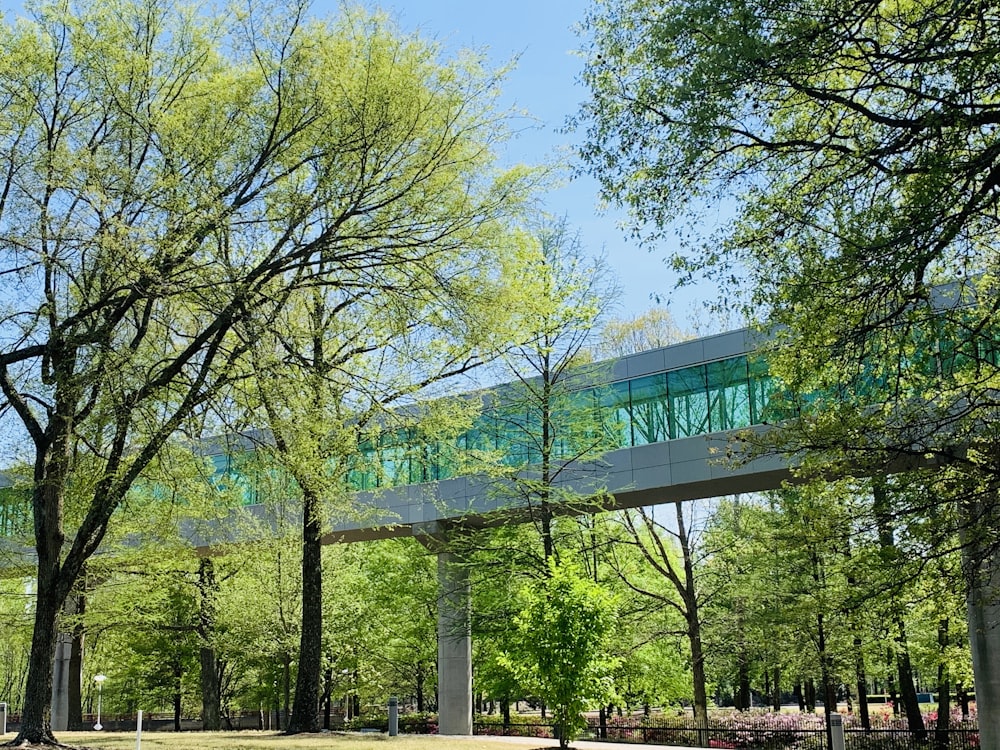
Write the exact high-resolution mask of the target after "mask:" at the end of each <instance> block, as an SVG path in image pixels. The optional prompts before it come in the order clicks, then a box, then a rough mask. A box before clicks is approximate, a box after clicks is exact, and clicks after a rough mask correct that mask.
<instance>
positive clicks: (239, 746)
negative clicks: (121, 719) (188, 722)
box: [7, 731, 554, 750]
mask: <svg viewBox="0 0 1000 750" xmlns="http://www.w3.org/2000/svg"><path fill="white" fill-rule="evenodd" d="M7 739H13V737H12V736H11V737H8V738H7ZM56 739H58V740H59V741H60V742H62V743H64V744H67V745H75V746H76V747H88V748H99V750H135V733H134V732H56ZM549 744H554V743H552V742H549V741H546V740H540V741H539V745H549ZM372 747H374V748H378V749H379V750H500V748H499V747H498V744H497V742H496V741H495V740H488V739H480V738H478V737H469V738H467V739H465V738H456V739H453V738H448V737H438V736H436V735H415V734H409V735H399V736H397V737H389V736H388V735H384V734H340V733H326V734H300V735H294V736H291V737H287V736H285V735H283V734H279V733H277V732H254V731H247V732H179V733H178V732H143V734H142V750H320V749H321V748H322V750H366V748H372Z"/></svg>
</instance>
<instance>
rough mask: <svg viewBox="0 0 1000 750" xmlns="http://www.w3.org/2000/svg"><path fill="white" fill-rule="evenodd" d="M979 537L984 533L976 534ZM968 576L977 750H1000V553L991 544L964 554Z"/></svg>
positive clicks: (979, 545) (968, 549) (966, 551)
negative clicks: (987, 749)
mask: <svg viewBox="0 0 1000 750" xmlns="http://www.w3.org/2000/svg"><path fill="white" fill-rule="evenodd" d="M984 526H985V524H984ZM977 531H979V533H980V534H982V533H985V529H983V530H977ZM965 566H966V571H967V575H968V576H969V590H968V596H967V599H966V603H967V611H968V620H969V649H970V650H971V652H972V672H973V674H974V675H975V679H976V709H977V715H978V718H979V743H980V746H981V747H998V748H1000V659H998V656H997V655H998V654H1000V551H998V550H997V549H995V548H994V545H993V544H991V543H988V542H987V543H980V540H978V539H977V540H976V543H975V544H974V545H973V546H972V547H971V549H970V548H968V547H967V548H966V550H965Z"/></svg>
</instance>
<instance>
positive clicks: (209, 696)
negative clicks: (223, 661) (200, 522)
mask: <svg viewBox="0 0 1000 750" xmlns="http://www.w3.org/2000/svg"><path fill="white" fill-rule="evenodd" d="M217 590H218V584H217V583H216V580H215V564H214V563H213V562H212V559H211V558H209V557H203V558H201V559H200V560H199V561H198V596H199V600H198V639H199V640H200V641H201V653H200V661H201V727H202V729H204V730H206V731H218V730H220V729H221V728H222V711H221V702H222V695H221V689H220V685H219V669H218V664H217V663H216V658H215V648H214V647H213V645H212V644H213V642H214V635H215V595H216V591H217Z"/></svg>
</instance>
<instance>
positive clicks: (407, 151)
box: [0, 0, 528, 743]
mask: <svg viewBox="0 0 1000 750" xmlns="http://www.w3.org/2000/svg"><path fill="white" fill-rule="evenodd" d="M303 12H304V7H303V6H302V5H297V4H296V5H293V6H291V7H290V8H289V9H288V10H287V11H285V12H284V13H276V9H275V8H273V7H268V8H267V9H266V11H265V10H262V9H260V8H257V7H255V6H254V5H251V6H249V7H248V10H247V12H246V13H244V14H241V15H240V17H239V18H238V19H237V21H236V23H235V25H232V26H230V25H228V22H227V23H226V24H223V22H222V20H221V17H220V18H219V19H218V20H215V21H213V20H209V19H208V18H205V17H200V16H197V15H195V14H192V13H189V12H187V11H186V10H182V9H179V8H173V7H170V6H163V5H161V4H158V3H155V2H152V1H149V2H146V1H145V0H136V1H135V2H133V1H132V0H121V1H120V2H115V3H113V4H112V5H108V4H106V3H99V4H98V3H95V4H83V5H73V6H72V7H69V6H65V5H53V6H44V7H41V8H40V9H39V11H38V12H37V14H36V16H35V17H34V18H33V19H31V20H29V21H26V22H24V23H19V24H17V25H14V26H12V25H9V24H5V25H3V26H2V28H0V37H2V44H3V47H4V49H5V50H6V51H7V53H6V54H5V56H4V59H3V61H2V62H0V100H2V102H3V109H4V118H3V122H2V124H0V161H2V162H3V164H4V165H5V166H4V169H3V176H2V178H0V180H2V182H0V185H2V188H0V195H2V196H3V198H2V201H0V236H2V237H3V243H2V247H3V250H2V251H0V252H2V261H0V273H2V274H3V276H4V277H5V279H7V286H6V287H5V295H4V299H3V302H2V309H0V328H2V334H0V339H2V340H3V342H4V344H3V345H2V349H0V392H2V394H3V401H2V403H0V409H2V411H3V413H4V415H5V419H7V420H8V423H11V424H13V423H16V424H19V425H20V427H21V430H22V432H21V434H22V435H23V436H24V438H25V439H26V440H27V442H28V444H29V445H30V450H31V451H32V456H33V457H32V467H33V469H32V470H33V488H32V506H33V512H34V524H35V525H34V535H35V552H36V556H37V570H38V577H37V587H36V597H37V599H36V604H37V607H36V610H35V617H36V620H35V628H34V640H33V643H32V651H31V662H30V666H29V675H28V679H27V685H26V691H25V712H24V716H23V722H22V725H21V732H20V734H19V735H18V737H16V738H15V743H20V742H25V741H26V742H34V743H40V742H48V743H51V742H53V741H54V738H53V737H52V734H51V731H50V727H49V706H50V695H51V691H50V686H51V665H52V657H53V652H54V646H55V631H54V623H55V620H56V614H57V612H58V611H59V609H60V608H61V606H62V604H63V602H64V601H65V599H66V597H67V595H68V594H69V592H70V590H71V589H72V586H73V583H74V582H75V580H76V578H77V577H78V575H79V574H80V571H81V569H82V567H83V565H84V563H85V562H86V560H87V559H88V558H89V557H90V556H91V555H93V554H94V552H95V551H96V550H97V549H98V548H99V546H100V544H101V541H102V539H103V537H104V535H105V533H106V532H107V529H108V527H109V524H110V522H111V519H112V516H113V514H114V511H115V509H116V508H118V507H119V505H120V504H121V503H122V501H123V499H124V497H125V496H126V493H127V492H128V490H129V487H130V486H131V485H132V484H133V483H134V482H135V481H136V480H137V479H138V477H140V476H141V474H142V472H143V471H144V469H145V467H146V466H147V465H148V464H149V462H150V461H151V460H152V458H153V457H154V456H155V455H156V454H157V453H158V452H159V451H160V450H161V449H162V447H163V446H164V445H165V444H166V443H167V441H168V440H169V439H170V438H171V437H172V436H174V435H175V434H176V433H177V432H178V431H179V430H181V429H186V430H188V432H189V433H190V434H194V435H196V436H197V435H198V433H199V422H198V419H197V418H198V416H199V414H200V413H201V411H202V410H203V408H204V407H205V405H206V404H207V403H209V402H210V401H211V400H212V399H214V398H216V397H219V396H221V395H222V394H223V392H224V390H225V388H226V382H227V376H228V375H230V374H234V375H237V376H238V375H239V374H240V373H239V368H236V367H234V365H235V364H237V363H238V362H239V360H240V358H241V357H242V355H243V351H244V349H245V342H242V341H240V340H239V339H237V338H235V337H234V336H233V335H232V330H233V327H234V325H235V324H236V323H238V322H239V321H241V320H243V319H245V318H246V316H247V315H248V313H249V311H251V310H252V311H255V312H256V313H259V314H264V313H265V311H271V313H272V314H276V313H277V310H278V309H280V307H281V305H282V304H283V302H284V299H285V297H286V294H285V290H287V289H289V288H292V287H294V286H297V285H305V284H314V285H318V284H336V285H338V286H339V287H341V288H348V287H352V288H357V287H364V288H369V289H371V290H373V292H377V293H380V294H393V293H397V292H398V293H404V294H405V289H404V288H401V287H400V286H399V285H400V282H401V276H405V275H406V269H412V272H413V274H415V275H416V274H420V273H423V270H422V269H423V264H422V261H424V260H426V259H428V258H431V257H434V256H436V255H437V254H438V253H441V252H456V251H457V250H458V249H459V248H462V247H463V246H465V245H468V244H471V245H472V246H477V245H478V244H479V243H482V242H486V241H489V240H490V239H492V238H493V237H495V236H496V234H497V232H498V231H501V227H502V225H503V223H504V221H505V218H506V216H507V215H508V212H509V210H510V209H511V208H512V207H513V206H514V205H515V204H517V202H518V201H519V200H520V198H521V197H522V196H523V192H524V188H525V186H526V184H527V182H528V176H527V174H526V172H525V170H523V169H519V168H516V169H513V170H510V171H509V172H500V171H499V170H497V169H495V168H494V166H493V152H492V147H493V146H494V145H495V144H497V143H498V142H499V141H500V140H501V139H502V138H503V137H504V135H505V129H504V125H503V117H502V116H501V115H499V114H497V112H496V111H495V109H494V107H493V99H492V97H494V96H495V95H496V84H497V79H496V77H495V76H492V75H488V74H485V73H483V71H482V69H481V67H480V65H479V63H478V61H477V60H475V59H472V58H470V57H464V58H462V59H461V60H459V61H458V62H456V63H453V64H450V65H444V64H442V63H440V62H439V61H438V59H437V52H436V50H435V49H434V48H433V47H430V46H428V45H424V44H421V43H419V42H418V41H417V40H415V39H406V38H400V37H399V35H398V34H397V33H396V32H395V31H394V30H393V29H392V28H391V25H389V24H388V23H387V22H386V21H385V20H384V19H383V18H380V17H378V16H366V15H364V14H361V13H355V12H345V13H344V14H343V15H342V17H341V18H340V20H339V21H337V22H336V23H335V24H330V23H310V24H306V23H303V22H302V16H303ZM388 269H392V270H393V277H392V279H391V282H390V281H387V279H386V277H385V272H387V270H388ZM81 456H86V457H87V460H89V461H93V462H94V463H95V465H96V466H97V470H96V471H95V472H94V476H95V477H96V479H95V482H94V484H93V485H92V486H91V487H90V494H89V496H88V498H87V499H86V500H85V501H83V505H82V511H81V513H80V515H79V519H80V520H79V523H78V524H74V525H73V526H74V527H73V528H67V526H66V519H65V518H64V513H63V508H64V503H65V498H66V491H67V486H68V483H69V478H70V477H71V476H72V474H73V472H74V469H75V467H76V464H77V462H78V460H79V459H80V457H81Z"/></svg>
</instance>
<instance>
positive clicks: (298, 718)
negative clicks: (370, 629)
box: [286, 489, 323, 734]
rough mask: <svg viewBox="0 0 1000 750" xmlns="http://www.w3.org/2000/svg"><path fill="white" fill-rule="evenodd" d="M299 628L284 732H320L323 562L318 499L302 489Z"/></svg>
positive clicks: (310, 492)
mask: <svg viewBox="0 0 1000 750" xmlns="http://www.w3.org/2000/svg"><path fill="white" fill-rule="evenodd" d="M302 500H303V512H302V516H303V518H302V630H301V637H300V639H299V670H298V676H297V677H296V680H295V702H294V704H293V705H294V708H293V710H292V718H291V720H290V721H289V723H288V729H287V730H286V734H297V733H299V732H318V731H319V695H320V690H319V685H320V672H321V670H322V667H323V663H322V662H323V562H322V549H323V546H322V542H321V537H322V521H321V517H320V507H321V503H320V498H319V497H318V496H317V495H316V493H315V492H313V491H311V490H308V489H307V490H305V491H304V492H303V498H302Z"/></svg>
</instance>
